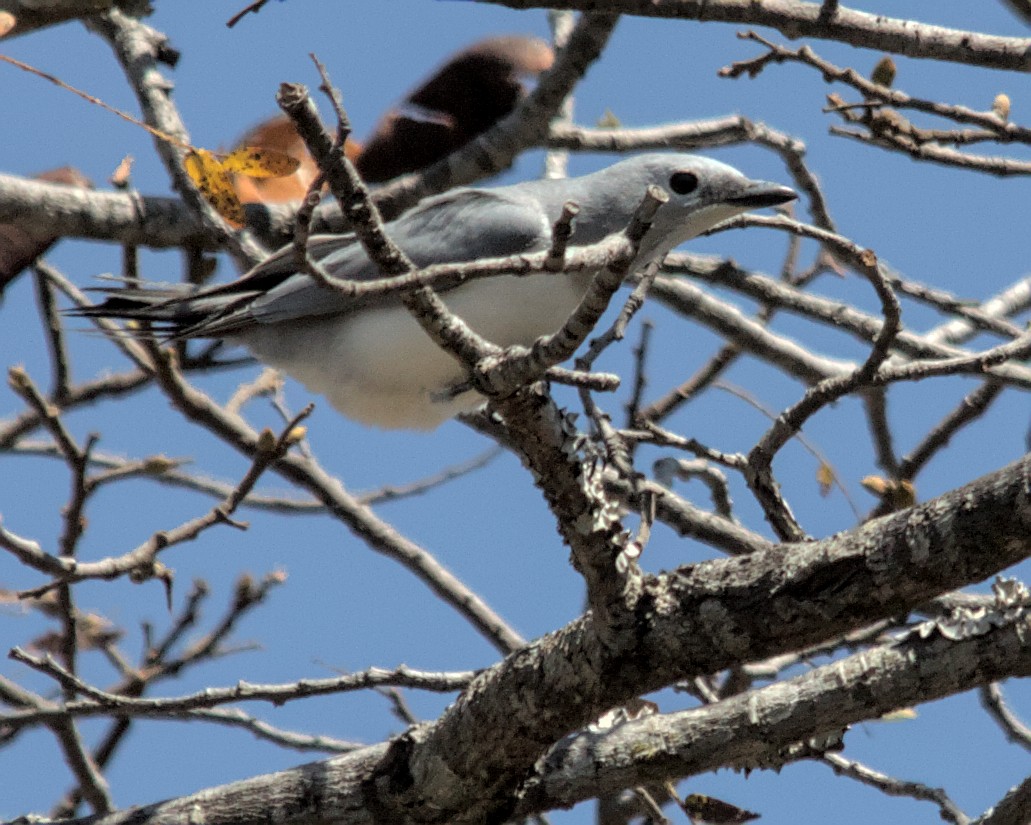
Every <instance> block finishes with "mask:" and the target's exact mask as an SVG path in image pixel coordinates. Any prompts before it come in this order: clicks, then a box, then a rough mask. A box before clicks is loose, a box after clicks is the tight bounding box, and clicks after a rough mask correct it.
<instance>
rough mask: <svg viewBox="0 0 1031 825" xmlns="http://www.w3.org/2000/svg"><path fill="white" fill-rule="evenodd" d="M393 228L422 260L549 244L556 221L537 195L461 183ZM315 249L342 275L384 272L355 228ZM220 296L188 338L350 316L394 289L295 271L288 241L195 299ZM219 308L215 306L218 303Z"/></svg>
mask: <svg viewBox="0 0 1031 825" xmlns="http://www.w3.org/2000/svg"><path fill="white" fill-rule="evenodd" d="M386 229H387V233H388V234H389V235H390V237H391V238H392V239H393V241H394V242H395V243H397V244H398V246H400V247H401V249H402V250H404V252H405V254H407V255H408V256H409V258H411V259H412V262H413V263H415V265H416V266H420V267H423V266H429V265H430V264H434V263H461V262H466V261H474V260H476V259H478V258H490V257H499V256H503V255H516V254H520V253H523V252H529V251H533V250H536V249H539V248H544V247H543V245H546V244H547V243H548V242H549V238H550V225H549V222H548V216H546V215H545V214H544V213H543V211H542V209H541V207H540V206H539V204H538V202H537V201H536V200H535V199H532V198H520V197H519V196H518V194H513V193H511V192H510V191H505V192H501V193H499V192H493V191H490V190H480V189H459V190H455V191H452V192H448V193H445V194H444V195H440V196H438V197H434V198H431V199H429V200H427V201H424V202H423V203H422V204H420V206H419V207H418V208H416V209H415V210H413V211H411V212H409V213H407V214H405V215H403V216H402V217H401V218H399V219H398V220H396V221H393V222H392V223H389V224H387V226H386ZM309 251H310V253H311V254H312V256H313V257H315V258H316V259H317V260H319V261H320V262H321V263H322V265H323V267H324V268H325V269H326V271H327V272H329V273H330V274H331V275H333V276H334V277H336V278H343V279H348V280H355V281H368V280H371V279H374V278H379V277H381V273H380V272H379V271H378V270H377V269H376V267H375V266H374V265H373V264H372V263H371V262H370V261H369V259H368V256H366V254H365V251H364V249H362V246H361V244H360V243H358V241H357V240H356V239H355V237H354V235H317V236H314V237H313V238H312V239H311V242H310V244H309ZM211 298H216V300H217V302H218V303H219V304H221V306H220V307H219V308H218V309H217V310H215V311H213V312H212V313H211V314H210V315H208V316H207V317H206V318H204V319H203V320H200V321H199V322H198V323H195V324H193V325H191V326H190V327H187V328H185V329H183V330H182V331H181V333H180V334H182V335H186V336H190V337H205V336H220V335H231V334H233V333H237V332H244V331H246V330H247V329H248V328H249V327H251V326H253V325H254V324H276V323H283V322H287V321H298V320H303V319H308V318H320V317H326V316H328V315H344V314H348V313H351V312H354V311H356V310H358V309H361V308H364V307H366V306H369V305H370V304H372V303H376V302H383V301H396V300H397V297H396V296H394V295H379V296H366V297H364V298H358V299H356V298H349V297H347V296H345V295H342V294H340V293H339V292H336V291H334V290H331V289H327V288H326V287H323V286H321V285H320V284H318V283H317V282H316V281H314V280H313V279H312V278H311V277H310V276H308V275H304V274H298V273H297V267H296V265H295V264H294V261H293V250H292V248H290V247H287V248H285V249H282V250H280V251H279V252H277V253H275V254H274V255H272V256H271V257H270V258H268V259H267V260H265V261H264V262H262V263H261V264H259V265H258V266H257V267H255V268H254V269H253V270H251V271H250V272H249V273H248V274H246V275H244V276H243V277H242V278H240V279H239V280H237V281H234V282H233V283H232V284H227V285H225V286H223V287H215V288H214V289H213V290H210V291H208V292H206V293H204V294H198V295H197V296H195V298H194V299H193V300H195V301H196V300H203V299H209V300H210V299H211ZM212 309H214V307H212Z"/></svg>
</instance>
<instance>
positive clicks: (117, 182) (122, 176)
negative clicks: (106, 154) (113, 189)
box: [108, 155, 133, 189]
mask: <svg viewBox="0 0 1031 825" xmlns="http://www.w3.org/2000/svg"><path fill="white" fill-rule="evenodd" d="M132 163H133V156H132V155H126V156H125V157H124V158H122V159H121V161H120V162H119V163H118V166H116V167H115V171H114V172H112V173H111V177H110V178H108V180H109V181H110V182H111V185H112V186H117V187H118V188H119V189H122V188H124V187H125V186H128V185H129V175H131V174H132Z"/></svg>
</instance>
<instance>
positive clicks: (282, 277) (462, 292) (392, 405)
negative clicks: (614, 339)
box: [79, 153, 796, 429]
mask: <svg viewBox="0 0 1031 825" xmlns="http://www.w3.org/2000/svg"><path fill="white" fill-rule="evenodd" d="M651 185H655V186H659V187H661V188H662V189H664V190H666V191H667V192H668V193H669V195H670V199H669V201H668V202H666V203H665V204H663V205H662V206H660V207H659V209H658V212H657V213H656V216H655V219H654V222H653V224H652V227H651V229H650V230H649V232H648V234H647V235H646V236H645V238H644V241H643V242H642V244H641V247H640V250H639V253H638V255H637V258H636V259H635V260H634V262H633V265H632V267H631V271H636V270H640V269H641V268H642V267H644V266H645V265H646V264H648V263H649V262H651V261H653V260H655V259H661V258H662V257H663V256H665V255H666V253H667V252H669V251H670V250H671V249H673V248H674V247H675V246H678V245H679V244H681V243H683V242H684V241H686V240H688V239H690V238H693V237H695V236H696V235H699V234H701V233H702V232H705V231H706V230H708V229H710V228H712V227H713V226H715V225H716V224H718V223H720V222H721V221H724V220H726V219H728V218H731V217H733V216H735V215H738V214H741V213H742V212H745V211H747V210H749V209H756V208H761V207H767V206H776V205H778V204H782V203H786V202H788V201H790V200H793V199H794V198H795V197H796V194H795V192H794V191H793V190H791V189H790V188H788V187H786V186H781V185H780V184H776V183H768V182H766V181H756V180H750V179H749V178H747V177H745V176H744V175H743V174H741V173H740V172H739V171H738V170H736V169H734V168H733V167H731V166H728V165H726V164H724V163H719V162H718V161H714V160H711V159H709V158H703V157H698V156H696V155H687V154H672V153H671V154H646V155H638V156H635V157H633V158H630V159H628V160H624V161H621V162H620V163H616V164H614V165H612V166H609V167H607V168H605V169H602V170H601V171H599V172H595V173H593V174H590V175H584V176H583V177H579V178H569V179H564V180H535V181H529V182H526V183H518V184H515V185H513V186H504V187H499V188H496V189H455V190H452V191H450V192H447V193H445V194H443V195H439V196H436V197H432V198H428V199H427V200H425V201H423V202H422V203H421V204H419V206H417V207H416V208H415V209H413V210H411V211H409V212H407V213H405V214H404V215H402V216H401V217H399V218H398V219H397V220H395V221H392V222H390V223H388V224H387V225H386V231H387V233H388V235H389V236H390V237H391V238H392V239H393V240H394V242H395V243H397V245H398V246H400V247H401V249H403V250H404V251H405V253H407V255H408V256H409V257H410V258H411V260H412V261H413V262H414V263H415V265H416V266H420V267H424V266H429V265H431V264H437V263H458V262H466V261H474V260H477V259H481V258H491V257H500V256H508V255H518V254H524V253H533V252H540V251H544V250H547V249H549V248H550V246H551V240H552V227H553V225H554V223H555V221H556V220H557V219H558V218H559V216H560V215H561V213H562V208H563V205H564V204H565V203H566V202H567V201H573V202H574V203H576V204H577V205H578V206H579V210H580V211H579V214H578V215H577V217H576V221H575V224H574V234H573V241H574V243H576V244H577V245H580V246H585V245H588V244H593V243H597V242H599V241H601V240H603V239H604V238H605V237H606V236H608V235H611V234H612V233H615V232H621V231H623V230H624V229H625V228H626V226H627V224H628V223H629V222H630V220H631V217H632V216H633V214H634V211H635V210H636V209H637V207H638V205H639V204H640V202H641V199H642V198H643V196H644V194H645V192H646V190H647V188H648V187H649V186H651ZM309 250H310V252H311V254H312V255H313V256H314V257H315V258H316V259H318V260H319V261H320V262H321V264H322V266H323V267H324V268H325V269H326V271H328V272H329V273H330V274H331V275H333V276H335V277H337V278H346V279H354V280H357V281H366V280H370V279H373V278H377V277H380V273H379V272H378V270H377V268H376V266H375V265H374V264H373V263H371V262H370V261H369V258H368V257H367V256H366V254H365V252H364V250H363V249H362V246H361V244H360V243H359V242H358V241H357V240H356V239H355V237H354V235H350V234H347V235H320V236H314V237H313V238H312V239H311V242H310V246H309ZM593 274H594V273H592V272H579V273H575V274H561V273H558V274H553V273H540V274H535V275H528V276H515V275H501V276H498V277H492V278H485V279H480V280H476V281H471V282H468V283H465V284H462V285H459V286H456V287H454V288H452V289H447V290H443V291H442V292H441V297H442V298H443V300H444V302H445V303H446V304H447V306H448V307H449V309H450V310H451V311H452V312H454V313H455V314H456V315H458V316H459V317H460V318H462V319H463V320H464V321H465V322H466V323H467V324H468V325H469V326H470V327H471V328H472V329H473V330H475V331H476V332H477V333H479V334H480V335H482V336H483V337H485V338H487V339H488V340H490V341H492V342H494V343H495V344H498V345H501V346H510V345H513V344H522V345H526V346H528V345H530V344H532V343H533V342H534V341H535V340H536V339H537V338H539V337H540V336H542V335H548V334H550V333H552V332H555V331H556V330H558V329H559V328H560V327H561V326H562V324H563V323H565V321H566V319H567V318H568V317H569V316H570V314H571V313H572V312H573V310H574V309H575V308H576V306H577V305H578V304H579V302H580V299H581V298H582V297H583V296H584V294H585V292H586V290H587V288H588V286H589V284H590V282H591V278H592V277H593ZM187 289H188V288H185V287H184V288H183V289H182V291H179V289H178V288H173V290H172V291H170V290H169V289H167V288H165V289H155V288H151V289H147V288H142V289H140V288H126V289H117V290H111V291H110V293H109V297H108V299H107V300H106V301H105V302H103V303H102V304H99V305H98V306H96V307H92V308H87V309H85V310H83V311H81V313H79V314H82V315H87V316H108V317H120V318H132V319H137V320H144V321H149V322H152V323H154V324H156V325H158V327H159V328H160V329H161V330H162V331H163V332H166V333H167V334H168V335H169V336H170V337H171V338H224V339H226V340H228V341H231V342H233V343H237V344H242V345H243V346H245V347H246V348H247V349H249V350H250V351H251V352H252V353H253V354H254V355H255V356H257V358H258V359H259V360H261V361H263V362H265V363H267V364H270V365H272V366H274V367H277V368H279V369H281V370H283V371H284V372H285V373H287V374H288V375H290V376H292V377H294V378H296V379H297V380H298V381H300V382H301V383H302V384H304V385H305V386H306V387H307V388H308V389H309V390H311V391H312V392H315V393H320V394H322V395H324V396H325V397H326V398H327V399H329V401H330V403H332V405H333V406H334V407H336V409H337V410H339V411H340V412H341V413H343V414H344V415H345V416H347V417H348V418H352V419H355V420H357V421H361V422H364V423H366V424H374V425H377V426H379V427H385V428H414V429H431V428H433V427H436V426H438V425H439V424H441V423H442V422H444V421H446V420H447V419H449V418H451V417H452V416H454V415H456V414H458V413H459V412H463V411H466V410H470V409H474V408H475V407H476V406H477V405H478V404H480V403H482V401H483V399H482V397H481V396H479V395H477V394H476V393H474V392H466V393H463V394H461V395H457V396H455V397H450V398H444V399H443V400H442V396H446V395H447V392H446V391H447V390H448V389H449V388H451V387H455V386H458V385H459V384H461V382H462V381H463V380H464V379H465V372H464V369H463V367H462V365H461V364H459V363H458V361H456V360H455V359H454V358H453V357H452V356H451V355H449V354H448V353H447V352H445V351H443V350H442V349H441V348H440V347H438V346H437V344H436V343H434V341H433V340H432V339H431V338H430V337H429V336H428V335H427V334H426V333H425V332H424V331H423V329H422V327H420V326H419V323H418V322H417V321H416V320H415V318H413V317H412V316H411V315H410V314H409V312H408V311H407V310H406V309H405V308H404V306H403V305H402V304H401V302H400V300H399V298H398V297H397V295H396V294H387V295H381V296H379V297H377V298H375V299H372V300H370V299H369V298H368V297H366V298H364V299H360V300H357V301H356V300H355V299H353V298H350V299H349V298H348V297H346V296H344V295H342V294H341V293H339V292H335V291H333V290H331V289H329V288H327V287H324V286H321V285H320V284H319V283H317V282H316V281H315V280H314V279H312V278H311V277H310V276H308V275H306V274H299V273H298V272H297V268H296V264H295V262H294V253H293V250H292V248H291V247H287V248H286V249H283V250H280V251H279V252H277V253H276V254H274V255H272V256H271V257H270V258H268V259H267V260H265V261H264V262H262V263H260V264H258V266H256V267H254V269H252V270H251V271H250V272H248V273H246V274H245V275H243V276H242V277H240V278H239V279H237V280H236V281H233V282H232V283H230V284H226V285H221V286H216V287H210V288H207V289H203V290H199V291H196V290H195V291H192V292H189V291H187Z"/></svg>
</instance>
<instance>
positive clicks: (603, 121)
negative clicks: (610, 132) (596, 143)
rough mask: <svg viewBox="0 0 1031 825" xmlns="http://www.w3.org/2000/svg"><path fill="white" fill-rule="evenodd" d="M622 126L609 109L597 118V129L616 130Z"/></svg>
mask: <svg viewBox="0 0 1031 825" xmlns="http://www.w3.org/2000/svg"><path fill="white" fill-rule="evenodd" d="M622 125H623V124H622V123H620V121H619V118H618V117H616V115H615V113H613V111H612V110H611V109H606V110H605V112H604V113H603V114H602V116H601V117H600V118H598V128H599V129H618V128H619V127H620V126H622Z"/></svg>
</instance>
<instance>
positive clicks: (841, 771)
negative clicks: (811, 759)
mask: <svg viewBox="0 0 1031 825" xmlns="http://www.w3.org/2000/svg"><path fill="white" fill-rule="evenodd" d="M820 761H822V762H823V763H824V764H826V765H829V766H830V767H831V769H833V771H834V773H836V774H838V775H839V776H847V777H849V778H850V779H855V780H858V781H859V782H862V783H863V784H864V785H870V786H872V787H874V788H877V789H878V790H880V791H882V792H884V793H886V794H888V795H889V796H908V797H910V798H912V799H919V800H922V801H924V802H933V803H934V804H935V805H937V806H938V813H939V814H940V815H941V818H942V819H944V820H945V821H946V822H952V823H955V825H969V823H970V818H969V817H968V816H967V815H966V814H964V813H963V811H961V810H960V809H959V807H958V806H957V805H956V803H955V802H953V801H952V800H951V799H950V798H949V795H948V794H947V793H945V791H944V790H943V789H942V788H931V787H929V786H927V785H924V784H923V783H922V782H913V781H909V780H903V779H896V778H895V777H893V776H888V775H887V774H885V773H881V772H880V771H875V770H874V769H873V768H870V767H868V766H866V765H864V764H863V763H861V762H856V761H855V760H852V759H846V758H845V757H844V756H842V755H841V754H837V753H824V754H823V755H822V756H821V757H820Z"/></svg>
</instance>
